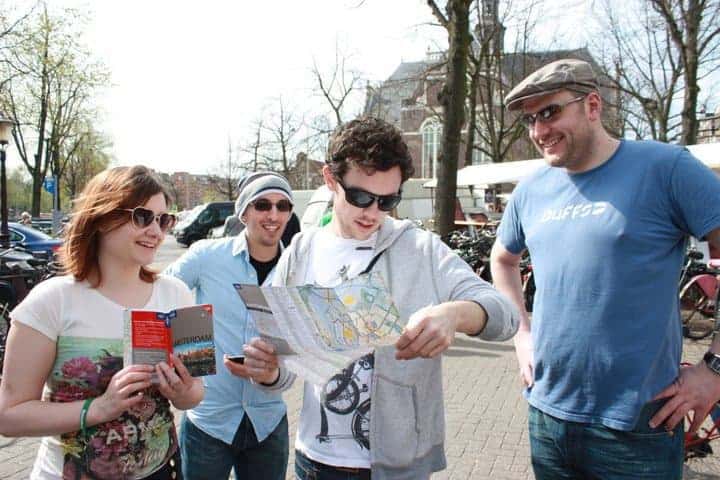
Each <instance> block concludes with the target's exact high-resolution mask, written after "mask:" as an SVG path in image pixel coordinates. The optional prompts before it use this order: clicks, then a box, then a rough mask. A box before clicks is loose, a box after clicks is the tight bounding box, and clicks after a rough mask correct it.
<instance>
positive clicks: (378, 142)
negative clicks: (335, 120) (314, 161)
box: [326, 117, 415, 182]
mask: <svg viewBox="0 0 720 480" xmlns="http://www.w3.org/2000/svg"><path fill="white" fill-rule="evenodd" d="M326 163H327V164H328V166H329V167H330V171H331V172H332V174H333V176H334V177H335V178H338V179H341V180H342V178H343V177H344V176H345V174H346V173H347V172H348V170H349V169H350V167H351V166H353V165H355V166H357V167H359V168H360V169H362V170H363V171H364V172H365V173H367V174H368V175H372V174H373V173H374V172H375V171H376V170H379V171H381V172H386V171H388V170H390V169H391V168H393V167H396V166H398V167H400V174H401V175H402V181H403V182H405V181H406V180H407V179H408V178H410V177H412V175H413V173H414V172H415V169H414V168H413V165H412V157H411V156H410V152H409V151H408V147H407V144H406V143H405V140H403V138H402V132H401V131H400V130H399V129H397V128H396V127H394V126H392V125H390V124H389V123H387V122H386V121H384V120H380V119H379V118H375V117H359V118H356V119H355V120H352V121H350V122H348V123H345V124H343V125H340V126H339V127H338V128H337V129H336V130H335V131H334V132H333V134H332V135H331V136H330V142H329V144H328V153H327V160H326Z"/></svg>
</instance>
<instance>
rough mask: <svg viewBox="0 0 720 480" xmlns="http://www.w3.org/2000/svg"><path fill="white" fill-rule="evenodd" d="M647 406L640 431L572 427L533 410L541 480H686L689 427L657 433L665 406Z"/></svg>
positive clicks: (532, 437)
mask: <svg viewBox="0 0 720 480" xmlns="http://www.w3.org/2000/svg"><path fill="white" fill-rule="evenodd" d="M663 402H664V400H663V401H660V402H651V403H648V404H647V405H646V406H645V407H644V408H643V410H642V413H641V415H640V419H639V420H638V423H637V425H636V426H635V429H634V430H632V431H629V432H626V431H621V430H613V429H611V428H607V427H605V426H603V425H596V424H589V423H576V422H568V421H564V420H560V419H557V418H555V417H552V416H550V415H547V414H546V413H543V412H541V411H540V410H538V409H536V408H535V407H533V406H530V411H529V415H528V422H529V426H530V450H531V454H532V466H533V471H534V472H535V478H536V479H537V480H560V479H577V480H581V479H582V480H587V479H602V480H619V479H627V480H636V479H657V480H672V479H681V478H682V470H683V442H684V433H683V431H684V426H683V424H682V422H681V423H680V424H679V425H678V426H677V427H676V428H675V429H674V430H673V431H670V432H668V431H666V430H665V428H664V427H663V426H660V427H659V428H656V429H652V428H650V426H649V425H648V422H649V421H650V419H651V418H652V416H653V415H654V414H655V412H657V411H658V410H659V409H660V407H661V406H662V404H663Z"/></svg>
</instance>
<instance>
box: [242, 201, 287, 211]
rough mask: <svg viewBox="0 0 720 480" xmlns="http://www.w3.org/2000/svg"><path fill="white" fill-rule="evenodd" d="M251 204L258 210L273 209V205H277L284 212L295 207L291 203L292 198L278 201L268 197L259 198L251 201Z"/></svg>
mask: <svg viewBox="0 0 720 480" xmlns="http://www.w3.org/2000/svg"><path fill="white" fill-rule="evenodd" d="M250 205H252V206H253V208H255V210H257V211H258V212H269V211H270V210H272V207H273V205H275V208H277V210H278V212H282V213H287V212H291V211H292V209H293V204H292V203H290V200H278V202H277V203H273V202H271V201H270V200H268V199H267V198H259V199H257V200H255V201H254V202H250Z"/></svg>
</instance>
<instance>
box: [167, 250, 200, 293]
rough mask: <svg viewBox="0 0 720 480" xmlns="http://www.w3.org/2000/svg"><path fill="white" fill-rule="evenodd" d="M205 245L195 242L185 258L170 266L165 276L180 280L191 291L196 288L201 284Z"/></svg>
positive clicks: (182, 257)
mask: <svg viewBox="0 0 720 480" xmlns="http://www.w3.org/2000/svg"><path fill="white" fill-rule="evenodd" d="M204 243H205V242H203V241H199V242H195V243H194V244H193V245H192V246H191V247H190V248H189V249H188V251H187V252H185V254H184V255H183V256H181V257H180V258H178V259H177V260H175V262H173V263H172V264H170V265H169V266H168V267H167V268H166V269H165V271H164V272H163V274H165V275H170V276H173V277H175V278H179V279H180V280H182V281H183V282H184V283H185V285H187V286H188V288H189V289H193V288H196V287H197V286H198V285H199V283H200V272H201V270H202V261H203V251H204V248H205V247H204Z"/></svg>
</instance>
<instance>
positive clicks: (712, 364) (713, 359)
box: [703, 352, 720, 375]
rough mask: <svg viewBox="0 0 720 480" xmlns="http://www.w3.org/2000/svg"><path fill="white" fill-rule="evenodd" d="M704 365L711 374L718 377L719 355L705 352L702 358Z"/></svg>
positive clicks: (719, 369)
mask: <svg viewBox="0 0 720 480" xmlns="http://www.w3.org/2000/svg"><path fill="white" fill-rule="evenodd" d="M703 361H704V362H705V365H707V367H708V368H709V369H710V370H711V371H712V372H713V373H716V374H718V375H720V355H719V354H717V353H713V352H707V353H706V354H705V356H704V357H703Z"/></svg>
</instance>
